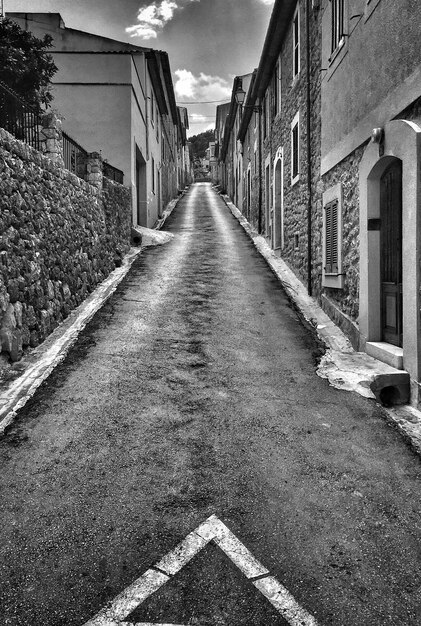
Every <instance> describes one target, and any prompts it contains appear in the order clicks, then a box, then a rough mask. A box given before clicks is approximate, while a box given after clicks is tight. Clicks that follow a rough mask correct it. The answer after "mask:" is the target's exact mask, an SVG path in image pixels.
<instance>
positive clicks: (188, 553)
mask: <svg viewBox="0 0 421 626" xmlns="http://www.w3.org/2000/svg"><path fill="white" fill-rule="evenodd" d="M207 543H208V541H207V540H205V539H203V537H200V536H199V535H198V534H196V533H195V532H194V531H193V532H192V533H190V534H189V535H187V537H186V538H185V539H184V541H182V542H181V543H179V544H178V546H176V547H175V548H174V550H172V552H170V553H169V554H167V555H166V556H164V558H163V559H161V560H160V561H159V563H157V564H156V565H154V567H156V568H157V569H159V570H161V571H162V572H165V573H166V574H170V575H171V576H174V574H176V573H177V572H179V571H180V570H181V568H182V567H184V566H185V565H187V563H188V562H189V561H190V560H191V559H192V558H193V557H194V556H195V555H196V554H197V553H198V552H200V550H202V548H204V547H205V545H206V544H207Z"/></svg>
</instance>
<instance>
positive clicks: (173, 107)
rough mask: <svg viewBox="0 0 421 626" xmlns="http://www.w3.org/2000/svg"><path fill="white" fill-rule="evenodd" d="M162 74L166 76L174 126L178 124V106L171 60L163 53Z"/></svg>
mask: <svg viewBox="0 0 421 626" xmlns="http://www.w3.org/2000/svg"><path fill="white" fill-rule="evenodd" d="M160 54H161V64H162V72H163V74H164V80H165V85H166V89H167V95H168V102H169V105H170V111H171V117H172V121H173V124H174V126H177V124H178V112H177V104H176V101H175V94H174V84H173V81H172V76H171V67H170V60H169V57H168V53H167V52H161V53H160Z"/></svg>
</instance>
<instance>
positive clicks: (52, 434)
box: [0, 184, 421, 626]
mask: <svg viewBox="0 0 421 626" xmlns="http://www.w3.org/2000/svg"><path fill="white" fill-rule="evenodd" d="M166 230H168V231H169V232H172V233H173V234H174V235H175V236H174V239H173V240H172V241H171V242H170V243H169V244H167V245H165V246H162V247H156V248H150V249H147V250H145V251H144V252H142V254H141V256H140V257H139V258H138V260H137V261H136V262H135V264H134V266H133V268H132V270H131V271H130V273H129V274H128V276H127V277H126V279H125V280H124V281H123V282H122V283H121V284H120V286H119V288H118V289H117V291H116V293H115V294H114V295H113V296H112V297H111V299H110V300H109V301H108V303H107V304H106V305H105V306H104V307H103V308H102V309H101V310H100V311H99V312H98V314H97V315H96V316H95V318H94V319H93V321H92V322H91V323H90V325H89V326H88V327H87V328H86V329H85V331H84V332H83V333H82V334H81V335H80V337H79V340H78V342H77V344H76V346H75V347H74V348H73V349H72V350H71V352H70V353H69V355H68V356H67V358H66V359H65V360H64V361H63V363H62V364H61V365H60V366H59V367H58V368H57V369H56V370H55V371H54V373H53V374H52V375H51V376H50V378H49V379H48V380H47V382H46V383H44V384H43V386H42V387H41V388H40V389H39V391H38V392H37V393H36V394H35V396H34V397H33V398H32V400H31V401H30V402H29V403H28V404H27V405H26V406H25V408H24V409H23V410H22V411H21V412H20V413H19V414H18V418H17V420H16V421H15V422H14V424H13V425H12V426H11V427H10V428H9V429H8V431H7V432H6V434H5V435H4V437H3V438H2V439H0V448H1V451H0V489H1V494H2V495H1V505H0V515H1V517H0V523H1V527H2V533H1V536H2V540H1V542H0V606H1V607H2V608H1V609H0V614H1V615H2V618H1V619H0V622H1V624H4V626H29V625H31V626H41V625H42V626H83V625H84V624H88V623H90V622H91V620H92V624H98V625H99V624H102V625H103V626H105V625H106V624H110V625H111V624H113V625H114V626H115V625H117V624H123V623H124V624H129V625H135V624H179V625H181V624H185V625H187V624H195V625H201V626H206V625H207V626H211V625H213V626H214V625H227V626H228V625H229V626H240V625H246V624H248V625H251V624H253V625H262V626H272V625H273V626H275V625H286V624H291V625H292V626H298V625H299V624H305V625H310V624H318V625H319V626H327V625H332V626H396V625H399V626H405V625H408V626H409V625H412V626H416V625H417V624H419V623H420V616H421V591H420V590H421V552H420V545H421V521H420V520H421V497H420V495H421V488H420V484H421V483H420V478H421V468H420V463H419V458H418V457H417V456H416V455H415V454H414V453H413V452H412V451H411V450H410V449H409V448H408V447H407V445H406V444H405V442H404V441H403V439H402V438H401V436H400V435H399V434H398V433H397V432H396V431H395V430H394V429H393V428H391V427H390V426H389V425H388V424H387V423H386V421H385V419H384V417H383V416H382V409H381V408H380V407H379V406H378V405H377V404H375V403H374V402H372V401H368V400H365V399H363V398H361V397H359V396H357V395H355V394H353V393H346V392H342V391H338V390H335V389H333V388H331V387H329V385H328V383H327V382H326V381H325V380H322V379H320V378H319V377H318V376H317V375H316V373H315V364H316V360H317V357H318V355H319V350H320V349H319V346H318V344H317V343H316V341H315V339H314V338H313V336H312V334H311V333H310V331H309V330H307V329H306V328H304V327H303V325H302V324H301V322H300V320H299V319H298V317H297V315H296V313H295V311H294V309H293V308H292V306H291V305H290V303H289V301H288V300H287V298H286V296H285V294H284V292H283V290H282V288H281V287H280V285H279V283H278V282H277V280H276V279H275V277H274V276H273V275H272V273H271V272H270V270H269V269H268V267H267V266H266V264H265V262H264V261H263V259H262V258H261V257H260V256H259V255H258V253H257V252H256V250H255V249H254V248H253V246H252V244H251V242H250V241H249V240H248V239H247V237H246V235H245V234H244V232H243V230H242V229H241V227H240V226H239V224H238V222H237V221H236V220H235V218H234V217H233V216H232V215H231V213H230V212H229V210H228V209H227V207H226V206H225V204H224V202H223V201H222V199H221V198H220V197H219V196H218V195H217V194H216V193H215V191H214V190H213V189H212V187H211V185H209V184H195V185H193V186H191V188H190V190H189V192H188V193H187V194H186V195H185V196H184V198H183V199H182V200H181V201H180V202H179V204H178V205H177V208H176V209H175V211H174V212H173V214H172V215H171V217H170V218H169V220H168V222H167V224H166ZM211 516H216V518H217V519H218V520H220V522H222V525H223V527H224V528H225V527H226V528H227V529H229V531H230V533H232V534H233V535H235V537H236V538H237V540H238V541H239V542H241V544H243V546H245V548H247V551H249V552H250V553H251V555H253V557H254V559H256V560H257V561H256V562H258V564H261V565H262V566H263V570H259V567H256V569H255V571H254V573H252V574H250V575H248V574H247V573H246V574H245V572H244V571H241V568H239V567H238V563H236V561H235V558H231V557H230V555H229V554H227V552H225V551H224V550H221V549H220V547H219V546H218V542H207V543H206V545H203V549H200V551H199V549H197V554H196V555H195V556H194V557H193V558H192V559H191V560H188V559H187V558H186V559H185V566H184V567H182V568H181V569H180V570H179V571H176V573H175V575H174V576H173V577H169V576H167V577H165V576H164V578H163V580H164V582H165V584H162V586H160V587H159V588H158V587H156V589H157V590H156V592H155V593H150V594H145V595H144V596H142V597H141V594H140V592H139V596H138V599H137V601H136V600H133V601H132V602H131V603H130V602H128V603H127V604H126V605H125V609H121V610H120V609H118V610H117V609H115V613H110V615H111V617H110V619H109V620H108V621H107V620H106V618H103V617H100V618H99V619H97V620H96V621H95V619H94V618H95V616H96V615H97V614H98V613H99V612H101V611H102V610H103V609H104V607H106V606H109V607H112V603H113V601H114V599H115V598H116V597H117V596H119V594H121V593H122V592H124V590H125V589H127V588H128V587H130V585H132V584H133V583H134V581H136V580H138V579H139V577H141V576H142V575H143V574H144V573H145V572H146V571H147V570H149V569H150V568H152V567H153V566H154V564H155V563H158V562H159V561H160V560H161V559H162V558H163V557H165V555H167V554H168V553H169V552H171V551H172V550H173V549H174V548H175V547H176V546H177V544H179V543H180V542H181V541H183V540H184V539H185V538H186V537H187V536H189V534H190V533H191V532H192V531H193V530H194V529H196V528H198V527H199V526H200V525H201V524H203V523H204V522H205V520H207V519H208V518H209V517H211ZM212 519H215V518H212ZM218 523H219V522H218ZM221 527H222V526H221ZM198 532H199V531H198ZM224 532H225V531H224ZM199 535H200V533H199ZM199 535H197V534H196V538H197V536H199ZM229 536H230V537H231V539H232V541H233V545H234V553H235V551H236V549H235V546H237V547H238V544H237V543H236V542H235V541H234V539H233V538H232V535H229ZM224 552H225V553H224ZM237 552H238V551H237ZM240 552H241V550H240ZM183 564H184V563H183ZM265 568H266V569H265ZM154 571H155V575H158V574H159V573H161V576H163V574H162V571H164V572H165V571H167V570H165V568H164V567H163V566H159V563H158V566H157V569H155V570H154ZM267 571H269V572H270V576H272V577H274V579H276V581H278V582H279V583H280V585H281V586H282V588H285V589H286V590H288V592H289V593H290V594H292V597H293V599H294V600H295V602H296V606H297V607H299V608H298V609H297V610H296V611H295V609H294V610H290V611H289V612H288V611H287V610H286V609H285V610H284V609H282V608H281V609H280V608H279V607H277V605H276V603H274V602H272V603H271V602H270V601H269V600H268V598H267V595H266V594H265V593H263V592H261V591H260V590H259V586H262V587H264V584H265V583H263V582H262V584H261V585H259V581H264V580H265V576H266V575H267ZM128 595H130V593H129V594H128ZM132 596H133V597H135V596H136V594H135V593H133V594H132ZM109 603H110V604H109ZM122 604H124V603H122V602H121V603H120V605H122ZM285 605H288V601H286V603H285ZM301 609H302V612H300V610H301ZM112 610H114V609H112ZM119 611H120V613H119ZM104 615H105V614H104ZM101 620H102V621H101Z"/></svg>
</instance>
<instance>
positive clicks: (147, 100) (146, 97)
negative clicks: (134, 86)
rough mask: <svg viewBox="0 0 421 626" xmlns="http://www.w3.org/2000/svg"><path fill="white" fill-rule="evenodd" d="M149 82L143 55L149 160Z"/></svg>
mask: <svg viewBox="0 0 421 626" xmlns="http://www.w3.org/2000/svg"><path fill="white" fill-rule="evenodd" d="M148 89H149V82H148V61H147V58H146V55H145V90H146V96H145V119H146V138H145V139H146V160H147V161H149V100H150V97H149V96H148Z"/></svg>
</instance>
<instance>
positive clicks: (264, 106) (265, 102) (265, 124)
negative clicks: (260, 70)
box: [263, 96, 268, 138]
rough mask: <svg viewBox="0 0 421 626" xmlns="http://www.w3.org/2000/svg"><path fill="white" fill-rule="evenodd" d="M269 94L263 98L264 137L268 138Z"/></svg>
mask: <svg viewBox="0 0 421 626" xmlns="http://www.w3.org/2000/svg"><path fill="white" fill-rule="evenodd" d="M267 120H268V111H267V96H265V97H264V99H263V137H264V138H266V135H267V128H268V123H267Z"/></svg>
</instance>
